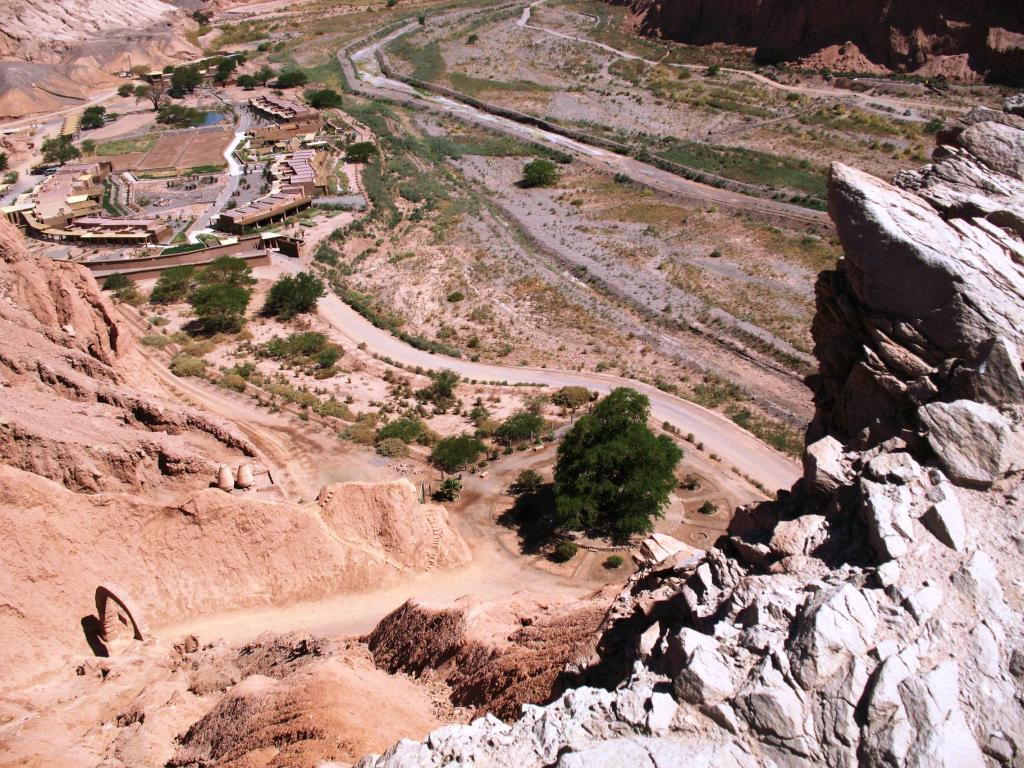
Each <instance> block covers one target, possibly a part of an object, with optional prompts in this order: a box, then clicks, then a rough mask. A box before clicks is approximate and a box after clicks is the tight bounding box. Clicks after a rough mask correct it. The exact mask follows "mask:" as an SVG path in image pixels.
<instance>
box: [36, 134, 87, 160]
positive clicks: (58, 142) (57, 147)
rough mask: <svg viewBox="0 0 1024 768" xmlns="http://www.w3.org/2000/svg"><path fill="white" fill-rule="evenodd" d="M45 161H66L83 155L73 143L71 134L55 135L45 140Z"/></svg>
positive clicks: (43, 148) (43, 147)
mask: <svg viewBox="0 0 1024 768" xmlns="http://www.w3.org/2000/svg"><path fill="white" fill-rule="evenodd" d="M42 150H43V161H44V162H47V163H66V162H67V161H68V160H74V159H75V158H76V157H81V156H82V153H81V151H80V150H79V149H78V147H76V146H75V145H74V144H72V143H71V137H70V136H55V137H54V138H52V139H45V140H44V141H43V146H42Z"/></svg>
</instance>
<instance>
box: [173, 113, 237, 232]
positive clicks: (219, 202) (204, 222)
mask: <svg viewBox="0 0 1024 768" xmlns="http://www.w3.org/2000/svg"><path fill="white" fill-rule="evenodd" d="M250 122H251V118H250V117H249V113H248V112H247V111H246V110H242V112H241V117H239V119H238V126H237V130H236V131H235V137H234V138H233V139H232V140H231V143H230V144H228V146H227V148H226V149H225V150H224V159H225V160H226V161H227V164H228V179H227V183H225V184H224V188H223V189H222V190H221V191H220V194H219V195H217V199H216V200H215V201H214V203H213V205H211V206H210V207H209V208H207V209H206V211H205V212H204V213H203V215H202V216H200V217H199V218H198V219H196V220H195V221H194V222H192V226H190V227H189V228H188V232H187V235H188V241H189V242H190V243H198V242H199V235H200V234H208V233H210V232H212V231H213V230H212V229H210V226H211V225H212V224H213V222H214V220H215V219H216V218H217V217H218V216H220V212H221V211H223V210H224V206H226V205H227V204H228V201H229V200H230V199H231V196H232V195H233V194H235V190H236V189H238V182H239V180H240V179H241V178H242V171H243V169H244V166H243V165H242V163H240V162H239V161H238V158H236V157H235V150H236V149H238V145H239V144H241V143H242V141H243V140H244V139H245V132H246V131H248V130H249V124H250Z"/></svg>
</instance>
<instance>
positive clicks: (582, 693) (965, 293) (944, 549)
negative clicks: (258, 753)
mask: <svg viewBox="0 0 1024 768" xmlns="http://www.w3.org/2000/svg"><path fill="white" fill-rule="evenodd" d="M1022 137H1024V126H1022V125H1021V124H1020V122H1019V119H1018V118H1017V117H1016V116H1013V115H1010V114H1005V115H1004V114H996V113H993V112H979V113H973V114H972V115H970V116H969V117H968V118H967V119H966V120H965V121H964V122H963V124H961V125H958V126H956V127H954V128H952V129H950V130H947V131H944V132H943V133H942V134H941V135H940V141H941V142H942V146H940V147H939V149H938V150H937V151H936V153H935V158H934V162H933V163H932V164H931V165H929V166H927V167H925V168H924V169H922V170H920V171H918V172H914V173H906V174H900V176H899V177H898V178H897V183H896V184H895V185H892V184H887V183H885V182H883V181H881V180H879V179H875V178H872V177H870V176H868V175H866V174H863V173H860V172H858V171H855V170H853V169H851V168H847V167H844V166H835V167H834V168H833V169H832V174H831V183H830V203H831V212H832V216H833V218H834V219H835V222H836V228H837V231H838V233H839V237H840V239H841V241H842V245H843V249H844V254H845V257H844V259H842V260H841V261H840V263H839V264H838V266H837V268H836V269H835V270H833V271H830V272H826V273H823V274H822V275H821V277H820V279H819V282H818V288H817V315H816V318H815V322H814V338H815V342H816V349H815V351H816V355H817V357H818V359H819V363H820V366H819V372H818V374H817V375H816V376H814V377H812V379H811V380H810V384H811V387H812V389H813V391H814V394H815V404H816V415H815V418H814V421H813V423H812V425H811V427H810V429H809V431H808V437H807V440H808V445H807V449H806V453H805V460H804V477H803V478H802V479H801V480H800V481H799V482H798V483H797V484H796V485H795V486H794V487H793V488H792V489H791V490H789V491H783V492H780V493H779V496H778V499H777V500H775V501H772V502H766V503H762V504H758V505H754V506H752V507H749V508H746V509H741V510H738V511H737V514H736V516H735V517H734V519H733V522H732V524H731V526H730V529H729V532H728V536H727V537H723V539H722V540H720V542H719V546H718V547H716V548H713V549H711V550H710V551H709V552H708V553H707V554H706V555H704V556H702V557H698V558H694V557H692V556H691V555H690V554H689V553H686V552H679V553H675V554H669V555H668V556H667V557H666V559H664V560H662V561H661V562H660V563H655V564H652V565H647V566H646V567H644V568H642V569H641V570H640V571H639V572H638V573H637V574H635V575H634V576H633V577H632V578H631V579H630V581H629V583H628V584H627V586H626V588H625V589H624V590H623V592H622V593H621V594H620V595H619V596H618V597H617V598H616V599H615V601H614V602H613V604H612V607H611V609H610V610H609V612H608V614H607V616H606V617H605V619H604V622H603V624H602V629H601V632H600V633H599V635H598V637H597V640H596V643H595V645H594V649H593V653H592V654H591V657H590V658H589V660H587V661H585V662H582V663H580V662H577V663H575V664H573V665H572V668H571V670H570V671H571V672H572V673H574V674H576V675H577V676H578V680H580V681H581V682H585V683H588V684H589V685H590V686H592V687H586V686H580V687H576V688H573V689H571V690H569V691H567V692H566V693H565V694H564V695H563V696H561V697H560V698H559V699H558V700H556V701H555V702H553V703H552V704H549V705H547V706H545V707H532V706H528V707H525V708H524V710H523V713H522V715H521V716H520V718H519V719H518V720H517V721H516V722H514V723H511V724H505V723H502V722H500V721H498V720H497V719H495V718H493V717H485V718H482V719H478V720H476V721H474V722H473V723H472V724H471V725H469V726H449V727H446V728H443V729H441V730H439V731H435V732H434V733H433V734H431V735H430V737H429V738H428V739H427V740H426V741H425V742H423V743H416V742H401V743H399V744H397V745H395V746H394V747H392V749H391V750H389V751H388V752H386V753H385V754H384V755H383V756H371V757H368V758H366V759H365V760H364V761H363V762H362V763H360V766H361V767H362V768H405V767H406V766H417V767H419V766H441V765H447V764H451V763H452V762H459V763H461V764H485V765H490V766H510V767H511V766H516V767H517V768H526V767H528V766H550V765H557V766H560V767H562V768H565V767H567V766H584V765H586V766H601V765H642V766H661V765H686V766H720V765H734V766H817V765H830V766H837V767H838V768H847V767H849V768H853V767H854V766H866V767H868V768H872V767H875V766H877V767H879V768H881V767H882V766H886V767H887V768H888V767H898V768H910V767H914V768H916V767H918V766H920V767H921V768H923V767H924V766H929V767H930V766H948V767H949V768H953V766H972V767H973V766H978V767H979V768H980V766H1019V765H1022V764H1024V738H1022V734H1024V704H1022V702H1024V697H1022V691H1024V618H1022V612H1021V607H1022V604H1024V579H1022V569H1021V565H1020V562H1021V559H1020V558H1021V554H1022V552H1024V493H1022V490H1021V469H1022V466H1021V456H1022V454H1021V448H1020V434H1021V411H1022V406H1024V400H1022V398H1021V392H1022V391H1024V388H1022V386H1021V376H1022V370H1021V364H1020V357H1021V353H1022V348H1024V337H1022V329H1024V267H1022V266H1021V265H1022V264H1024V258H1022V257H1024V237H1022V232H1024V230H1022V228H1021V227H1020V221H1021V218H1020V216H1019V210H1018V209H1019V206H1020V200H1021V197H1020V194H1019V190H1020V184H1021V182H1022V176H1021V165H1020V164H1021V161H1022V160H1024V145H1022V143H1021V140H1022ZM651 549H652V548H651V547H649V548H648V550H651Z"/></svg>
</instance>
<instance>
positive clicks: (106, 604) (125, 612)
mask: <svg viewBox="0 0 1024 768" xmlns="http://www.w3.org/2000/svg"><path fill="white" fill-rule="evenodd" d="M96 615H97V616H98V617H99V620H100V640H101V641H102V642H103V645H104V646H105V647H106V649H107V653H108V654H109V655H110V656H114V655H116V654H119V653H124V652H125V651H126V650H128V648H130V647H131V645H132V644H133V643H135V642H141V641H143V640H145V639H146V637H145V633H146V630H145V627H144V626H143V623H142V614H141V613H140V612H139V610H138V608H136V607H135V606H134V604H133V603H132V601H131V599H130V598H129V597H128V596H127V594H126V593H125V591H124V590H122V589H121V588H120V587H118V586H116V585H114V584H103V585H100V586H98V587H96Z"/></svg>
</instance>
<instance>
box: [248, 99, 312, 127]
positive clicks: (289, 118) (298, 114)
mask: <svg viewBox="0 0 1024 768" xmlns="http://www.w3.org/2000/svg"><path fill="white" fill-rule="evenodd" d="M249 106H250V107H252V109H253V110H255V111H256V112H257V113H259V114H260V115H262V116H264V117H268V118H270V119H271V120H273V121H274V122H277V123H296V122H301V121H304V120H310V119H315V118H316V117H317V115H318V113H317V111H316V110H315V109H313V108H312V107H307V106H306V105H305V104H302V103H300V102H298V101H292V100H291V99H286V98H283V97H282V96H274V95H273V94H268V95H265V96H255V97H253V98H251V99H249Z"/></svg>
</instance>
